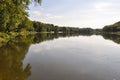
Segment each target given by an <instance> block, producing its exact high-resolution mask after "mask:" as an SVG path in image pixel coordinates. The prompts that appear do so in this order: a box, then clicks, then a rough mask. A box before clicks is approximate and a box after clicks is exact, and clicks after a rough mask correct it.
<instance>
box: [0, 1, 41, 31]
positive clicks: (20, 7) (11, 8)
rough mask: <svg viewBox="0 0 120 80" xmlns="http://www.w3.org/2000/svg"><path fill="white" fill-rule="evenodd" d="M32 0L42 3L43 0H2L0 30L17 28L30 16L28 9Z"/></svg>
mask: <svg viewBox="0 0 120 80" xmlns="http://www.w3.org/2000/svg"><path fill="white" fill-rule="evenodd" d="M31 2H36V3H41V0H0V31H2V32H10V31H14V30H16V28H18V25H19V24H21V23H22V22H23V21H24V20H25V19H26V17H27V16H28V13H27V12H26V10H27V9H28V5H29V4H30V3H31Z"/></svg>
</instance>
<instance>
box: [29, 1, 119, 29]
mask: <svg viewBox="0 0 120 80" xmlns="http://www.w3.org/2000/svg"><path fill="white" fill-rule="evenodd" d="M29 9H30V10H29V11H28V12H29V18H30V19H31V20H35V21H40V22H44V23H50V24H54V25H58V26H69V27H80V28H84V27H91V28H103V27H104V26H105V25H110V24H113V23H115V22H118V21H119V20H120V0H42V4H41V5H38V4H36V5H35V4H31V5H30V6H29Z"/></svg>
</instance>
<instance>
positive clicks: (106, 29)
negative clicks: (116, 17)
mask: <svg viewBox="0 0 120 80" xmlns="http://www.w3.org/2000/svg"><path fill="white" fill-rule="evenodd" d="M103 31H104V32H119V31H120V22H117V23H115V24H113V25H108V26H105V27H104V28H103Z"/></svg>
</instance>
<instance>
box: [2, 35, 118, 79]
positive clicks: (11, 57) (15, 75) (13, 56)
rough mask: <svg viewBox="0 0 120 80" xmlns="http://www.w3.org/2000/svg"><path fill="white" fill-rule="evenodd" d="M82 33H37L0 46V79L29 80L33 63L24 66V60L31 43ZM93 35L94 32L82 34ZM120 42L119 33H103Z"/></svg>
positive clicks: (108, 37) (107, 37) (19, 37)
mask: <svg viewBox="0 0 120 80" xmlns="http://www.w3.org/2000/svg"><path fill="white" fill-rule="evenodd" d="M79 35H80V34H35V35H24V36H21V35H19V36H17V37H16V38H14V39H12V40H9V41H8V42H7V43H5V44H2V46H0V63H1V64H0V80H27V79H28V77H29V76H30V75H31V74H32V73H31V65H30V64H29V63H28V64H27V65H26V66H25V68H23V60H24V58H25V56H26V54H27V52H28V50H29V47H30V45H31V44H36V43H41V42H43V41H46V40H53V39H54V38H59V37H70V36H79ZM81 35H84V36H91V35H92V34H81ZM102 36H103V37H104V38H105V39H110V40H112V41H114V42H116V43H118V44H120V36H118V35H107V34H103V35H102Z"/></svg>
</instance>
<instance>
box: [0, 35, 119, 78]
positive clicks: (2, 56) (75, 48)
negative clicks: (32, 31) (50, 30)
mask: <svg viewBox="0 0 120 80" xmlns="http://www.w3.org/2000/svg"><path fill="white" fill-rule="evenodd" d="M38 37H39V38H38ZM50 37H52V38H50ZM30 38H31V37H30V36H27V38H26V37H22V39H21V38H20V39H19V38H18V39H17V41H15V40H13V41H11V42H9V43H8V44H6V45H2V46H1V47H0V50H1V52H0V63H1V65H0V80H120V44H119V43H120V36H115V35H104V36H101V35H91V36H88V35H87V36H85V35H84V36H83V35H77V36H64V35H62V36H60V37H57V36H54V37H53V36H51V35H47V36H41V35H37V37H34V38H32V39H30ZM46 38H48V39H46ZM31 41H32V42H31ZM16 45H17V46H16ZM14 46H15V47H14Z"/></svg>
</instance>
